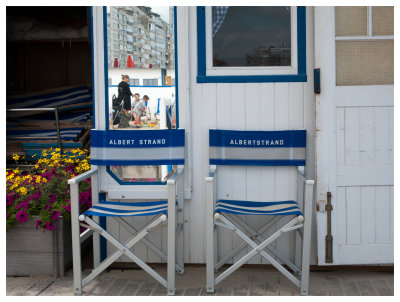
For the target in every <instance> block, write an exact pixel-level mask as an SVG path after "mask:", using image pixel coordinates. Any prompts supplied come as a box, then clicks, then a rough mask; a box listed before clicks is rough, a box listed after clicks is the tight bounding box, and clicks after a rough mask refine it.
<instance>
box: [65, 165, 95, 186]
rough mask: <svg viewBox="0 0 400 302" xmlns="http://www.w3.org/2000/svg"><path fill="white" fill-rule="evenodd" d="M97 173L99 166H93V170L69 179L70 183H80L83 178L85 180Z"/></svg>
mask: <svg viewBox="0 0 400 302" xmlns="http://www.w3.org/2000/svg"><path fill="white" fill-rule="evenodd" d="M96 173H97V167H92V169H91V170H89V171H87V172H85V173H82V174H80V175H78V176H75V177H74V178H71V179H68V184H70V185H73V184H78V183H80V182H81V181H82V180H85V179H86V178H89V177H91V176H92V175H94V174H96Z"/></svg>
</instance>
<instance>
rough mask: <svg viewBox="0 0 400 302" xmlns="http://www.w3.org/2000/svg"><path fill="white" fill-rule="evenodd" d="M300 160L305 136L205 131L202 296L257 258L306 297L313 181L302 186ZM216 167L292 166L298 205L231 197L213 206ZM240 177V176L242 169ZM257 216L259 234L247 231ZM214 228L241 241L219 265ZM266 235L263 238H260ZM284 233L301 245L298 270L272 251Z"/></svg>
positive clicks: (297, 132)
mask: <svg viewBox="0 0 400 302" xmlns="http://www.w3.org/2000/svg"><path fill="white" fill-rule="evenodd" d="M305 156H306V131H305V130H289V131H231V130H210V131H209V164H210V174H209V176H208V177H206V178H205V185H206V217H207V218H206V224H207V225H206V238H207V239H206V244H207V247H206V250H207V251H206V254H207V256H206V261H207V267H206V282H207V288H206V289H207V292H210V293H212V292H214V291H215V286H216V285H217V284H219V283H220V282H221V281H222V280H224V279H225V278H227V277H228V276H229V275H230V274H231V273H233V272H234V271H235V270H237V269H238V268H239V267H240V266H242V265H243V264H245V263H246V262H248V261H249V260H250V259H251V258H252V257H254V256H255V255H257V254H260V255H261V256H262V257H263V258H265V259H266V260H267V262H269V263H270V264H272V265H273V266H274V267H275V268H276V269H278V270H279V271H280V272H281V273H282V274H283V275H284V276H285V277H287V278H288V279H289V280H290V281H291V282H293V284H295V285H296V286H298V287H299V288H300V289H301V294H302V295H307V294H308V281H309V262H310V237H311V217H312V213H311V209H312V200H313V185H314V181H313V180H307V179H306V178H305V177H304V174H303V173H302V171H304V170H303V169H301V168H300V167H304V166H305ZM217 166H257V167H265V169H271V168H272V169H274V167H276V169H279V167H280V166H285V167H287V166H293V168H294V169H295V170H298V177H297V190H298V193H297V198H298V200H284V201H275V200H273V196H272V197H271V196H265V201H249V200H237V199H235V198H234V196H233V197H232V199H219V200H218V199H217V192H219V191H221V192H224V191H223V188H221V187H220V186H221V185H222V183H223V182H221V183H218V182H217ZM219 169H220V168H218V170H219ZM221 169H223V167H221ZM248 169H249V168H248ZM285 169H287V168H285ZM241 171H244V172H245V173H246V170H244V169H241ZM294 173H296V171H294ZM235 175H236V174H235ZM289 175H293V174H289ZM235 177H236V176H235ZM245 178H246V175H243V177H242V179H243V180H244V179H245ZM287 190H289V188H287ZM230 197H231V196H230ZM260 216H264V217H265V220H264V225H263V226H262V227H261V228H260V229H258V228H254V227H252V226H251V221H252V218H255V217H260ZM242 217H246V218H245V219H244V218H242ZM271 218H272V219H271ZM217 226H218V227H222V228H225V229H229V230H231V231H233V232H234V233H235V234H236V235H237V236H239V237H240V238H241V239H242V240H243V243H242V244H240V245H239V246H238V247H236V248H234V249H233V250H232V251H231V252H230V253H228V254H227V255H222V256H221V257H219V258H221V259H218V252H217V244H218V240H219V239H218V237H217V231H216V227H217ZM271 229H272V230H271ZM267 231H269V236H268V237H267V236H265V235H264V233H265V232H267ZM287 232H296V233H297V234H298V238H296V239H299V241H300V239H301V245H300V246H295V247H294V248H295V249H296V248H297V249H300V250H301V257H300V258H301V261H299V262H300V264H298V263H293V262H295V261H294V260H292V259H291V260H289V259H288V257H287V256H285V253H284V251H280V250H278V248H277V247H276V246H275V247H274V246H273V243H274V242H275V241H276V240H277V239H278V238H280V237H281V236H282V235H283V234H285V233H287ZM247 246H250V251H248V252H247V253H246V254H245V255H244V256H241V257H239V258H236V259H237V261H236V262H234V263H233V264H232V265H231V266H230V267H229V268H228V269H226V270H225V271H224V272H222V273H221V274H219V275H218V276H217V277H215V273H216V271H217V270H218V269H219V268H221V267H222V265H224V264H225V263H226V262H227V261H229V260H230V259H235V258H234V257H235V255H237V254H238V253H239V252H241V251H242V250H244V249H245V248H246V247H247Z"/></svg>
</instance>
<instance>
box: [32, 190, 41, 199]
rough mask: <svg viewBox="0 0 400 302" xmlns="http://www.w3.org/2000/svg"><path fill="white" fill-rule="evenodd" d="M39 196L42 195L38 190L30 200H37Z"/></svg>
mask: <svg viewBox="0 0 400 302" xmlns="http://www.w3.org/2000/svg"><path fill="white" fill-rule="evenodd" d="M41 195H42V193H41V192H40V190H39V191H36V192H35V194H33V196H32V198H35V199H36V200H39V199H40V196H41Z"/></svg>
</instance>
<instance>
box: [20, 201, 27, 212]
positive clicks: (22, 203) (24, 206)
mask: <svg viewBox="0 0 400 302" xmlns="http://www.w3.org/2000/svg"><path fill="white" fill-rule="evenodd" d="M21 207H23V208H25V210H28V201H26V202H21Z"/></svg>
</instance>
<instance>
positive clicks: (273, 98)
mask: <svg viewBox="0 0 400 302" xmlns="http://www.w3.org/2000/svg"><path fill="white" fill-rule="evenodd" d="M306 15H307V73H308V82H306V83H240V84H230V83H222V84H216V83H210V84H197V83H196V75H197V41H196V37H197V28H196V8H195V7H178V9H177V20H178V26H177V31H178V37H177V38H178V85H179V112H180V127H181V128H185V129H186V133H187V139H186V143H187V150H186V152H187V161H186V166H185V174H186V175H185V180H186V188H185V190H186V192H185V196H186V198H187V199H186V200H185V211H184V213H185V235H184V236H185V262H186V263H205V231H204V230H205V221H206V219H205V216H204V212H205V203H204V193H205V192H204V178H205V176H207V175H208V168H209V166H208V129H210V128H220V129H232V130H285V129H307V144H308V146H307V167H306V174H307V176H308V177H309V178H313V177H314V164H315V161H314V124H315V122H314V119H315V117H314V115H315V111H314V93H313V77H312V75H313V72H312V70H313V44H312V41H313V32H312V28H313V23H312V20H313V10H312V8H309V7H308V8H307V12H306ZM217 181H218V183H219V185H220V186H219V190H218V197H219V198H222V197H223V198H232V199H240V198H248V199H249V200H287V199H296V172H295V169H293V168H290V167H282V168H273V167H272V168H267V169H265V168H258V167H248V168H246V167H221V169H220V170H219V175H218V179H217ZM222 188H223V189H222ZM254 218H255V221H254V223H253V224H252V225H253V226H255V227H261V226H262V225H263V224H265V221H264V219H265V218H259V217H254ZM135 221H136V222H135V224H134V225H135V226H137V227H139V225H143V224H144V223H145V222H146V221H147V218H139V219H136V218H135ZM107 227H108V229H109V230H112V232H114V234H115V236H117V237H119V238H120V239H121V240H124V239H125V240H127V239H128V238H129V234H128V233H127V232H126V231H125V230H124V229H123V228H120V227H118V226H117V224H114V223H113V222H112V221H110V222H108V226H107ZM219 238H220V239H219V245H218V249H219V251H220V252H221V253H222V254H225V253H228V252H229V251H231V249H232V248H234V247H235V246H237V245H238V244H240V243H241V241H240V240H239V239H238V238H237V237H235V236H233V235H232V234H231V233H230V232H228V231H225V230H221V231H220V232H219ZM149 239H150V240H153V241H154V243H156V244H158V245H159V246H161V247H162V248H163V249H164V250H166V230H165V228H164V230H156V231H155V232H153V233H152V234H150V235H149ZM276 244H277V247H278V248H279V249H281V250H282V251H285V250H287V248H288V247H290V246H291V245H293V244H294V238H293V237H290V238H289V235H286V236H282V238H281V239H279V240H278V241H277V243H276ZM313 246H315V244H313ZM108 248H109V249H110V250H112V247H111V246H108ZM134 252H135V253H137V255H138V256H139V257H141V258H142V259H143V260H145V261H150V262H161V259H160V258H159V257H158V256H156V255H155V254H154V253H153V252H152V251H148V250H147V249H146V248H145V247H144V246H143V245H142V244H141V243H139V244H138V245H137V246H136V247H135V248H134ZM285 254H286V256H287V257H289V258H291V259H293V258H294V256H295V255H294V254H288V253H287V252H285ZM315 254H316V251H315V247H312V260H311V261H312V262H311V263H312V264H315V260H314V258H315ZM120 261H129V260H128V258H126V257H121V259H120ZM250 263H264V261H262V260H261V257H259V256H258V257H255V258H253V259H252V260H251V261H250Z"/></svg>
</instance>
